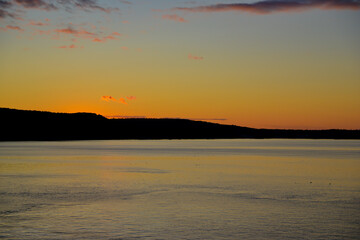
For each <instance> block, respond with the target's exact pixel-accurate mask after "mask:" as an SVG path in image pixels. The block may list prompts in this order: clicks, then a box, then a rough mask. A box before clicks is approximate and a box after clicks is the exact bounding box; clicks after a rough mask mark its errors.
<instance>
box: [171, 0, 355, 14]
mask: <svg viewBox="0 0 360 240" xmlns="http://www.w3.org/2000/svg"><path fill="white" fill-rule="evenodd" d="M310 9H323V10H336V9H338V10H340V9H343V10H359V9H360V1H359V0H268V1H259V2H255V3H230V4H215V5H208V6H199V7H191V8H179V7H178V8H173V9H172V10H176V11H186V12H226V11H239V12H249V13H254V14H271V13H276V12H298V11H305V10H310Z"/></svg>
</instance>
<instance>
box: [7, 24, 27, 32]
mask: <svg viewBox="0 0 360 240" xmlns="http://www.w3.org/2000/svg"><path fill="white" fill-rule="evenodd" d="M6 28H7V29H10V30H16V31H24V29H22V28H21V27H19V26H12V25H7V26H6Z"/></svg>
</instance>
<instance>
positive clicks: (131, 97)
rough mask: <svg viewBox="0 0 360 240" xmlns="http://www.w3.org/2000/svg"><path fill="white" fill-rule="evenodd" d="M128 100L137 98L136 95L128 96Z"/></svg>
mask: <svg viewBox="0 0 360 240" xmlns="http://www.w3.org/2000/svg"><path fill="white" fill-rule="evenodd" d="M126 98H127V99H128V100H135V99H136V97H135V96H128V97H126Z"/></svg>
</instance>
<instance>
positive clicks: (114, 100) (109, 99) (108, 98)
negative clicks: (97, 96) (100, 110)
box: [101, 96, 135, 105]
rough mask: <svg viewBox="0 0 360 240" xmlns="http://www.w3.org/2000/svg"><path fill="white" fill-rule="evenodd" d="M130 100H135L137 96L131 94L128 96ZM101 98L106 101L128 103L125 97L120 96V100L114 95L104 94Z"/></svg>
mask: <svg viewBox="0 0 360 240" xmlns="http://www.w3.org/2000/svg"><path fill="white" fill-rule="evenodd" d="M126 98H127V99H128V100H134V99H135V97H133V96H131V97H130V98H129V97H126ZM101 100H103V101H106V102H117V103H121V104H125V105H127V104H128V103H127V102H126V100H125V98H119V99H118V100H117V99H116V98H114V97H112V96H102V97H101Z"/></svg>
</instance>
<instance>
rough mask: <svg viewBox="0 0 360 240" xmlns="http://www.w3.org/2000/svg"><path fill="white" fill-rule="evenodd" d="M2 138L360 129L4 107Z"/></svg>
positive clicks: (285, 134) (335, 133)
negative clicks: (275, 126) (300, 127)
mask: <svg viewBox="0 0 360 240" xmlns="http://www.w3.org/2000/svg"><path fill="white" fill-rule="evenodd" d="M0 123H1V125H0V126H1V129H2V130H1V132H0V141H58V140H102V139H103V140H105V139H231V138H294V139H295V138H307V139H360V130H336V129H333V130H283V129H255V128H248V127H239V126H234V125H222V124H216V123H209V122H203V121H192V120H187V119H138V118H137V119H107V118H105V117H103V116H101V115H97V114H94V113H72V114H70V113H52V112H40V111H26V110H16V109H9V108H0Z"/></svg>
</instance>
